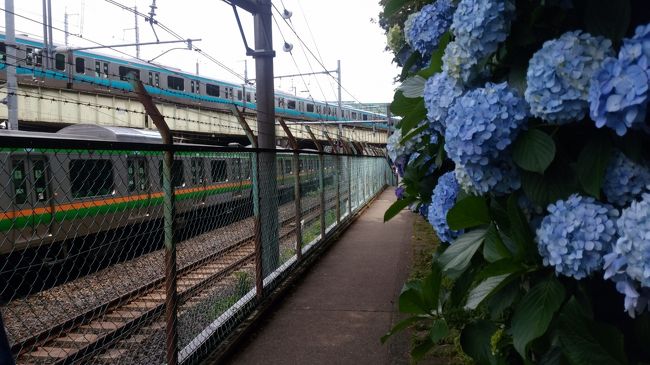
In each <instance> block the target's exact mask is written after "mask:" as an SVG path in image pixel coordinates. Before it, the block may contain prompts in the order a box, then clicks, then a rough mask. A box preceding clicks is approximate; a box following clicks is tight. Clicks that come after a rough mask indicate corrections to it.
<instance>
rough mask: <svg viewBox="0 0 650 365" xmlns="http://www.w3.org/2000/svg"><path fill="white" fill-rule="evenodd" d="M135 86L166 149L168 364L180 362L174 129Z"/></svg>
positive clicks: (137, 83) (140, 87)
mask: <svg viewBox="0 0 650 365" xmlns="http://www.w3.org/2000/svg"><path fill="white" fill-rule="evenodd" d="M131 83H132V85H133V89H134V90H135V92H136V94H137V96H138V99H139V100H140V102H141V103H142V105H143V106H144V109H145V111H146V112H147V114H148V115H149V116H150V117H151V119H152V120H153V122H154V124H155V125H156V127H157V128H158V132H160V136H161V137H162V140H163V144H164V145H165V146H166V147H167V148H165V154H164V155H163V219H164V230H163V232H164V236H165V295H166V296H165V298H166V301H165V322H166V329H165V334H166V346H165V349H166V359H167V365H176V364H178V324H177V315H178V292H177V290H176V280H177V277H176V274H177V270H176V241H175V240H174V232H175V230H176V220H175V217H176V206H175V198H176V197H175V192H174V185H173V184H172V170H173V168H172V166H173V164H174V152H173V151H172V149H171V146H172V145H173V143H174V140H173V138H172V132H171V130H170V129H169V126H168V125H167V123H166V122H165V118H164V117H163V115H162V114H161V113H160V111H159V110H158V108H157V107H156V104H154V102H153V99H152V98H151V96H150V95H149V94H148V93H147V91H146V89H145V88H144V85H143V84H142V81H139V80H134V79H132V80H131Z"/></svg>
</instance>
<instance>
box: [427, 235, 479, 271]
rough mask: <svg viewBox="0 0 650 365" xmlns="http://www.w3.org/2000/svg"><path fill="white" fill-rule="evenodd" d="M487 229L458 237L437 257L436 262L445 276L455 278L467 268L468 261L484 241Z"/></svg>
mask: <svg viewBox="0 0 650 365" xmlns="http://www.w3.org/2000/svg"><path fill="white" fill-rule="evenodd" d="M486 233H487V228H481V229H476V230H473V231H469V232H466V233H465V234H463V235H462V236H460V237H458V238H457V239H456V240H455V241H454V243H452V244H451V246H449V248H447V249H446V250H445V252H443V253H442V255H440V257H438V262H439V263H440V266H441V267H442V270H443V272H445V273H446V274H447V275H450V276H455V275H458V274H460V273H462V272H463V271H465V269H466V268H467V266H468V265H469V263H470V260H471V259H472V257H473V256H474V254H475V253H476V251H477V250H478V249H479V247H481V243H483V240H484V239H485V234H486Z"/></svg>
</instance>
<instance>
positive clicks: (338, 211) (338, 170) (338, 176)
mask: <svg viewBox="0 0 650 365" xmlns="http://www.w3.org/2000/svg"><path fill="white" fill-rule="evenodd" d="M340 223H341V156H339V155H337V156H336V224H337V225H338V224H340Z"/></svg>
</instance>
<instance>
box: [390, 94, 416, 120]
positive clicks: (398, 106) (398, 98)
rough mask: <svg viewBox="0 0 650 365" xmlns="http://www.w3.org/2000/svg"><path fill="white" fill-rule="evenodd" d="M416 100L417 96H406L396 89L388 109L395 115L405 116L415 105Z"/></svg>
mask: <svg viewBox="0 0 650 365" xmlns="http://www.w3.org/2000/svg"><path fill="white" fill-rule="evenodd" d="M418 102H419V100H418V98H407V97H406V96H405V95H404V92H402V91H401V90H398V91H397V92H396V93H395V96H394V97H393V102H392V103H391V104H390V111H391V112H392V113H393V114H395V115H399V116H406V115H408V113H410V112H411V111H412V110H413V108H415V107H416V106H417V104H418Z"/></svg>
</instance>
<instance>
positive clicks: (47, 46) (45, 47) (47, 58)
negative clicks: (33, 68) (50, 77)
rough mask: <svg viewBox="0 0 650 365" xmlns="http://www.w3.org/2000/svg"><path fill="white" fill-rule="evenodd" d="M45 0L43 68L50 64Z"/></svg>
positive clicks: (45, 2)
mask: <svg viewBox="0 0 650 365" xmlns="http://www.w3.org/2000/svg"><path fill="white" fill-rule="evenodd" d="M47 24H48V22H47V0H43V51H42V52H43V68H44V69H47V68H49V66H50V59H49V57H48V56H49V53H48V49H49V48H50V41H49V32H48V27H47Z"/></svg>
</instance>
